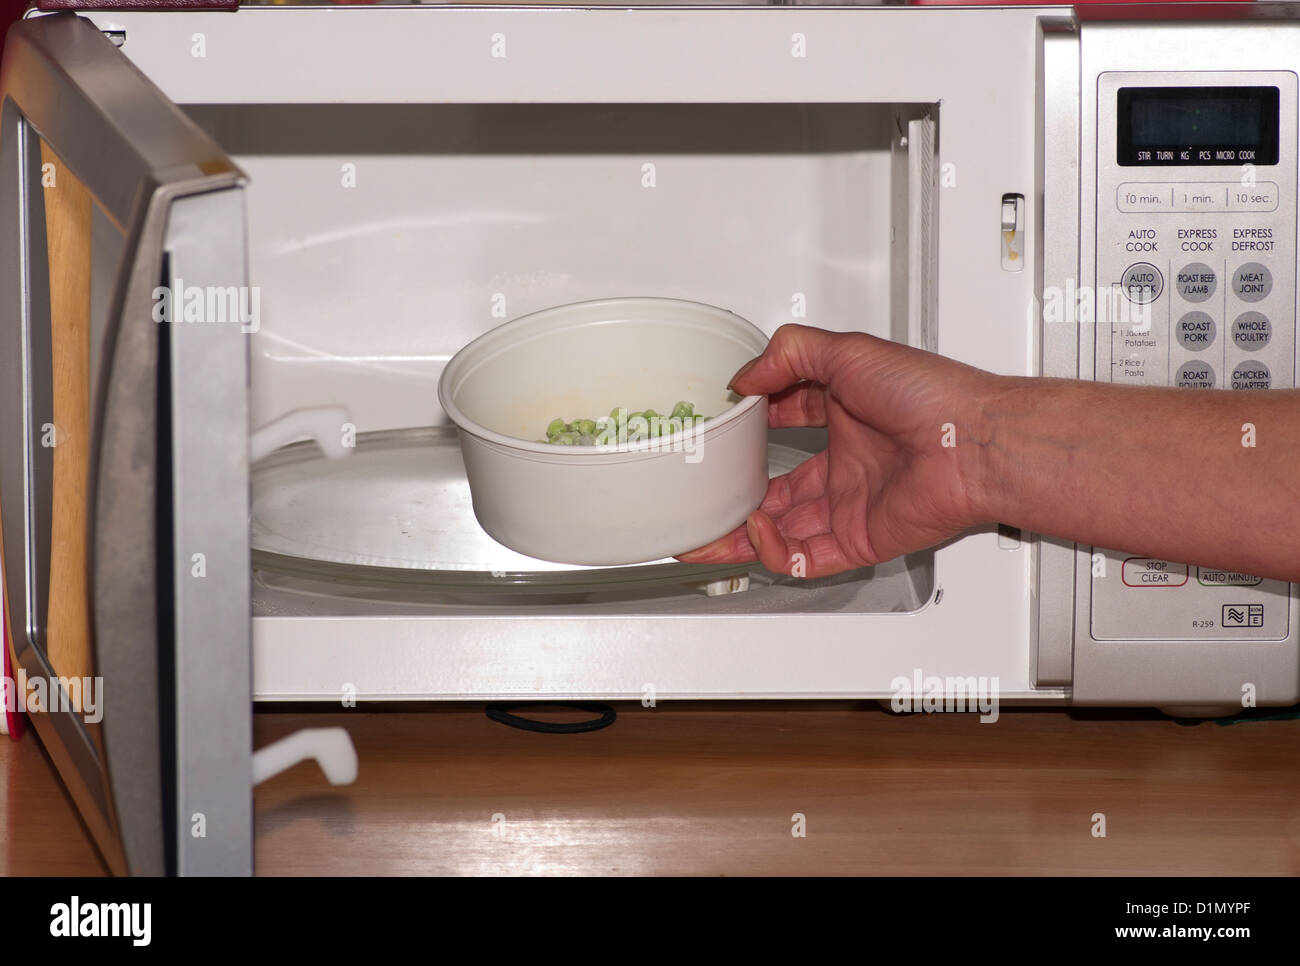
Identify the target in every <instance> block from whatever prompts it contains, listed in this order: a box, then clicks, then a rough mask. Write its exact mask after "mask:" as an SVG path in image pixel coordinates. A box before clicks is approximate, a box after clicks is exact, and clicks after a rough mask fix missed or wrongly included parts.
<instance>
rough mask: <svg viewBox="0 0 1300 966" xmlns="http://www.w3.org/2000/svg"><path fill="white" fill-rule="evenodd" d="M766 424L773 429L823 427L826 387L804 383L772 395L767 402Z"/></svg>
mask: <svg viewBox="0 0 1300 966" xmlns="http://www.w3.org/2000/svg"><path fill="white" fill-rule="evenodd" d="M767 424H768V425H769V426H772V427H775V428H780V427H782V426H825V425H826V387H825V386H823V385H821V384H820V383H816V382H805V383H799V384H798V385H795V386H791V387H790V388H789V389H782V390H781V391H780V392H775V393H772V395H771V396H770V397H769V398H768V400H767Z"/></svg>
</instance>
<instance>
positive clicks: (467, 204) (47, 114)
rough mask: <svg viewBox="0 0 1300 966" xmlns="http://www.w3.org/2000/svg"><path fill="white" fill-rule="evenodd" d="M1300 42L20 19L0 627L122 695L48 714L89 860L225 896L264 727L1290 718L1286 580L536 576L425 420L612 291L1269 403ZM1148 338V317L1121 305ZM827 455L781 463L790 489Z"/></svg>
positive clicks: (593, 18)
mask: <svg viewBox="0 0 1300 966" xmlns="http://www.w3.org/2000/svg"><path fill="white" fill-rule="evenodd" d="M1297 13H1300V11H1298V10H1297V8H1295V7H1291V6H1287V5H1280V4H1276V5H1275V4H1250V5H1226V6H1225V5H1206V6H1204V7H1198V6H1195V5H1193V6H1185V7H1184V6H1159V5H1157V6H1148V5H1142V6H1136V7H1103V6H1095V7H1087V8H1084V7H1080V8H1077V9H1072V8H1068V7H1024V6H1021V7H1006V8H972V7H954V8H939V7H912V8H906V7H891V6H852V5H847V6H846V5H835V6H803V5H798V4H794V5H791V4H781V5H772V6H752V5H751V6H741V5H735V6H729V5H725V4H710V5H708V6H701V7H687V6H679V5H674V6H638V7H634V8H627V7H625V6H623V5H619V6H617V7H614V6H608V7H604V6H601V5H599V4H584V5H582V6H571V7H543V6H532V7H528V6H478V7H475V6H442V5H391V6H390V5H380V6H367V7H333V8H330V7H298V6H279V5H272V6H257V5H254V6H248V5H246V6H244V7H243V8H242V9H239V10H238V11H233V10H212V9H209V10H203V9H193V10H184V11H180V10H169V11H166V12H156V11H136V12H132V11H128V10H120V9H112V8H109V7H104V8H102V9H89V10H82V11H79V12H76V13H74V12H68V11H62V12H53V13H34V14H33V15H31V16H29V17H28V18H27V19H26V20H24V21H23V22H22V23H21V24H19V25H17V26H16V27H15V28H14V29H13V30H12V31H11V32H10V35H9V39H8V44H7V47H6V51H5V56H4V61H3V76H2V78H0V83H2V90H3V127H2V128H0V204H2V205H3V212H4V213H3V222H2V234H0V273H2V274H3V278H4V285H3V287H2V289H0V291H3V302H2V308H0V312H2V313H3V314H2V315H0V520H2V524H3V551H4V558H3V559H4V565H5V598H6V605H7V619H8V620H7V624H8V626H7V632H8V633H9V636H10V646H11V648H12V655H13V657H14V660H15V667H16V668H18V669H19V670H21V671H23V672H24V673H25V674H26V675H28V676H29V677H31V678H37V677H39V676H42V675H44V676H45V677H46V678H48V679H51V680H54V679H58V678H60V677H63V678H67V679H68V680H72V679H75V678H76V677H77V676H79V675H82V676H87V677H86V679H87V680H90V678H91V677H94V678H96V679H98V680H101V681H102V686H103V690H104V694H105V697H106V700H105V701H104V707H103V714H102V719H101V720H98V721H94V722H88V721H87V716H86V715H84V714H83V715H80V716H79V715H78V714H76V713H75V709H70V708H67V707H64V708H62V709H60V708H59V707H57V706H50V707H44V708H38V709H32V708H29V711H34V713H33V714H32V720H33V723H34V726H35V728H36V730H37V731H38V733H39V734H40V736H41V738H42V740H43V742H44V743H45V744H46V745H47V747H49V748H50V749H51V755H52V757H53V759H54V762H55V764H56V766H57V767H58V769H59V771H60V775H61V777H62V779H63V781H64V782H65V783H66V784H67V785H68V787H69V789H70V791H71V792H72V795H73V798H74V800H75V801H76V803H77V805H78V807H79V809H80V810H81V812H82V814H83V815H84V816H86V821H87V825H88V827H89V828H90V830H91V832H92V834H93V835H94V837H95V839H96V842H97V843H98V845H99V848H100V849H101V851H102V852H103V854H104V855H105V858H106V860H107V861H108V863H109V866H110V867H111V868H112V869H114V870H115V871H131V872H153V873H156V872H163V871H168V872H181V873H188V872H247V871H249V870H250V869H251V862H252V847H251V841H252V831H251V829H252V819H251V793H250V790H249V781H250V775H251V765H250V761H251V755H252V749H251V744H252V737H251V707H252V705H251V702H250V701H249V700H248V699H249V698H251V699H252V700H253V701H275V702H294V701H297V702H329V703H331V704H336V705H337V704H339V703H342V704H343V705H350V704H355V703H356V702H366V701H386V702H393V701H478V702H483V701H497V700H511V699H513V700H521V699H548V700H557V701H559V700H578V699H583V700H611V701H612V700H636V701H642V702H643V703H650V702H653V701H665V702H668V701H673V700H680V699H742V698H766V699H816V698H855V699H876V700H880V701H882V702H885V703H887V704H888V703H889V702H890V701H891V699H892V698H894V697H895V696H896V695H897V694H898V692H899V688H900V686H901V687H904V688H907V687H910V686H911V685H910V684H908V683H907V682H917V686H918V688H919V687H920V683H921V682H924V681H931V680H933V681H937V682H938V685H937V689H938V690H937V692H936V693H937V694H938V696H939V697H941V698H943V699H944V700H946V701H948V702H949V703H951V701H952V700H953V698H954V697H957V698H960V697H961V691H962V689H963V688H967V687H970V686H972V682H992V684H993V686H994V687H995V688H996V692H997V696H998V699H999V700H1000V701H1001V703H1002V704H1003V705H1008V706H1009V705H1017V704H1020V705H1062V706H1070V705H1073V706H1087V705H1092V706H1098V705H1109V706H1149V707H1157V708H1161V709H1165V710H1167V711H1169V712H1171V713H1174V714H1185V715H1211V714H1230V713H1233V712H1234V711H1236V710H1240V709H1241V707H1242V706H1243V704H1247V705H1249V704H1258V705H1285V704H1291V703H1294V702H1295V701H1297V699H1298V696H1300V695H1298V692H1300V668H1298V663H1297V657H1298V653H1300V649H1298V647H1297V643H1298V641H1300V635H1298V624H1300V611H1298V610H1297V607H1298V600H1300V599H1298V598H1297V592H1296V590H1297V589H1296V587H1295V586H1289V585H1287V584H1285V583H1282V582H1279V581H1275V580H1261V579H1258V578H1256V577H1254V576H1252V575H1248V574H1237V573H1228V572H1222V571H1216V570H1211V569H1207V568H1202V567H1200V566H1198V565H1197V562H1196V561H1189V562H1181V561H1178V562H1174V561H1159V560H1151V559H1148V558H1144V557H1141V556H1140V550H1141V548H1129V549H1130V550H1131V551H1132V552H1128V553H1120V552H1117V551H1113V550H1111V549H1108V548H1094V547H1087V546H1076V545H1074V544H1071V543H1064V542H1062V541H1060V540H1056V539H1053V538H1051V537H1050V536H1044V535H1039V534H1032V533H1021V532H1017V531H1014V530H1010V529H1007V528H989V529H986V530H979V531H976V532H971V533H968V534H966V535H964V536H962V537H961V538H959V539H956V540H953V541H950V542H948V543H946V544H944V545H942V546H940V547H937V548H935V549H932V550H929V551H926V552H923V553H916V554H912V555H908V556H906V557H904V558H901V559H898V560H894V561H891V562H889V563H886V564H882V565H879V566H876V567H873V568H867V569H864V570H860V571H856V572H853V573H849V574H843V575H840V576H838V577H834V578H827V579H820V580H812V581H804V580H799V579H796V578H793V577H787V576H778V575H774V574H771V573H767V572H764V571H763V570H762V568H761V567H758V566H757V565H751V566H748V567H746V566H741V567H734V568H728V567H700V566H695V567H691V566H687V565H684V564H680V563H676V562H673V561H660V562H657V563H655V564H649V565H645V566H642V567H634V568H627V567H624V568H603V569H602V568H585V569H584V568H573V567H560V566H556V565H548V564H544V563H542V562H539V561H529V560H527V559H526V558H521V557H519V556H518V555H515V554H512V553H510V552H508V551H506V550H505V549H504V548H501V547H498V546H496V545H495V544H494V543H493V542H492V541H491V540H490V539H489V538H487V537H486V536H485V535H483V534H482V533H481V531H479V530H478V528H477V525H476V523H475V522H474V519H473V515H472V512H471V509H470V504H469V498H468V494H467V491H466V489H465V482H464V478H463V467H461V465H460V463H459V451H458V448H457V443H456V437H455V436H454V434H453V432H452V430H451V428H450V427H449V426H448V421H447V419H446V417H445V415H444V414H443V413H442V412H441V410H440V409H439V406H438V403H437V397H436V391H435V387H436V382H437V379H438V376H439V374H440V372H441V370H442V367H443V365H444V364H445V363H446V361H447V360H448V358H449V357H450V356H451V355H452V354H453V353H455V352H456V351H457V350H458V349H459V348H460V347H462V346H463V345H464V344H466V343H467V342H469V341H470V340H471V339H473V338H475V337H476V336H478V335H480V334H482V333H483V332H485V331H486V330H488V329H489V328H491V327H493V326H495V325H497V324H500V323H501V322H503V321H505V320H506V319H508V318H513V317H517V316H520V315H524V314H527V313H529V312H532V311H535V310H538V309H541V308H545V307H548V306H552V305H558V304H561V303H569V302H575V301H581V300H588V299H599V298H606V297H614V296H628V295H654V296H664V297H671V298H681V299H691V300H695V301H700V302H705V303H709V304H712V305H717V306H722V307H725V308H727V309H730V310H732V311H734V312H736V313H737V314H739V315H740V316H742V317H744V318H747V319H750V320H752V321H753V322H754V323H756V324H757V325H758V326H759V327H761V328H763V329H765V330H766V331H768V332H769V333H770V332H771V331H773V330H774V329H775V328H776V327H778V326H779V325H781V324H783V323H785V322H790V321H797V322H804V323H807V324H812V325H818V326H821V327H824V328H828V329H833V330H841V331H854V330H858V331H866V332H870V333H873V334H876V335H879V336H883V337H886V338H891V339H895V340H899V341H903V342H907V343H909V344H912V345H915V346H919V347H922V348H925V349H929V350H933V351H936V352H939V353H942V354H944V355H948V356H951V357H953V358H956V359H960V360H962V361H964V362H967V363H970V364H972V365H975V366H979V367H982V368H985V369H989V370H994V371H998V372H1002V373H1008V374H1020V375H1043V376H1061V377H1069V378H1077V379H1088V380H1102V381H1107V380H1109V381H1116V382H1137V383H1143V384H1149V385H1183V386H1187V387H1195V386H1210V387H1215V388H1219V389H1231V388H1232V387H1233V386H1234V385H1242V384H1246V383H1249V384H1251V385H1261V384H1263V385H1267V386H1269V387H1271V388H1290V387H1293V386H1294V384H1295V369H1296V351H1297V350H1296V278H1297V260H1296V255H1297V245H1296V204H1297V197H1296V191H1297V74H1298V73H1300V21H1298V20H1297V19H1296V17H1297ZM1189 116H1194V117H1195V118H1196V119H1197V120H1196V122H1195V124H1193V125H1192V126H1191V127H1189V126H1188V124H1187V123H1185V122H1186V120H1187V118H1188V117H1189ZM1247 269H1249V270H1247ZM1260 279H1267V282H1268V284H1267V287H1266V289H1265V288H1261V287H1260V284H1261V283H1260ZM1261 292H1263V294H1262V295H1261V294H1260V293H1261ZM159 293H162V296H164V297H165V298H160V294H159ZM1089 293H1090V295H1091V298H1092V300H1093V310H1092V311H1089V310H1087V302H1088V299H1087V298H1085V297H1083V296H1085V295H1088V294H1089ZM1207 293H1208V294H1207ZM1257 296H1258V297H1257ZM168 298H169V299H170V306H169V307H168V306H167V304H166V299H168ZM1129 303H1133V304H1140V305H1147V306H1149V308H1148V309H1147V312H1148V313H1149V319H1150V322H1149V325H1147V326H1146V328H1144V329H1141V330H1139V328H1138V327H1134V326H1128V325H1126V324H1124V323H1121V322H1117V321H1115V320H1114V319H1112V318H1111V317H1110V315H1109V314H1108V313H1106V312H1103V311H1100V308H1101V307H1102V306H1104V305H1112V304H1118V305H1119V306H1120V307H1123V306H1125V305H1127V304H1129ZM191 307H193V309H194V311H193V313H192V314H191V311H190V310H191ZM1246 311H1250V312H1253V313H1256V314H1258V315H1260V316H1261V317H1262V318H1266V319H1267V322H1268V330H1269V332H1270V334H1271V338H1270V339H1269V340H1268V342H1267V344H1266V345H1264V346H1263V347H1262V348H1259V347H1257V346H1252V347H1246V348H1243V346H1242V344H1241V342H1240V340H1238V339H1236V338H1234V336H1233V329H1232V326H1233V325H1235V324H1236V320H1238V319H1239V317H1240V315H1241V314H1242V313H1243V312H1246ZM1191 313H1197V316H1196V317H1197V319H1199V320H1200V322H1201V324H1199V325H1183V324H1182V322H1183V320H1184V318H1185V317H1186V316H1187V315H1188V314H1191ZM1202 317H1203V318H1202ZM1207 323H1208V324H1207ZM1216 332H1217V339H1216V337H1215V333H1216ZM1243 380H1244V382H1243ZM1260 380H1263V382H1262V383H1261V381H1260ZM503 391H508V387H503ZM551 415H554V414H547V418H549V417H550V416H551ZM1135 418H1140V417H1136V416H1135ZM336 436H337V439H336V438H334V437H336ZM822 443H823V440H822V439H821V438H819V436H818V433H817V432H816V431H773V432H772V434H771V448H770V449H771V452H770V454H769V455H770V458H771V464H772V467H773V472H780V471H783V468H784V469H789V468H791V467H793V466H794V465H797V463H798V462H799V461H800V460H801V459H803V458H804V457H805V456H806V455H807V454H808V453H811V452H815V451H816V450H817V448H818V447H819V446H820V445H822ZM327 454H328V455H327ZM1187 480H1188V485H1189V486H1194V485H1195V467H1188V470H1187ZM1116 498H1117V499H1123V494H1116ZM1188 525H1189V526H1194V525H1195V521H1188ZM685 549H688V548H683V550H685ZM900 681H902V682H905V683H904V684H903V685H900V684H899V682H900ZM981 686H983V685H982V684H981ZM56 690H57V689H56ZM1243 694H1249V698H1248V699H1243ZM65 704H66V702H65ZM198 817H201V818H202V820H203V821H202V823H201V824H203V825H204V826H205V832H204V834H202V835H198V834H196V833H195V829H196V828H197V827H198V824H200V823H199V818H198Z"/></svg>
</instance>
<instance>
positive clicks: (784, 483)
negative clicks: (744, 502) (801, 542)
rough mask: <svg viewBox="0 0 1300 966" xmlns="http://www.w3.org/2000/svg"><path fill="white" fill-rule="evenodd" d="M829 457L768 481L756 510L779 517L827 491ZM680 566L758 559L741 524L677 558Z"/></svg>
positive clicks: (811, 460) (810, 460)
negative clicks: (681, 564) (791, 508)
mask: <svg viewBox="0 0 1300 966" xmlns="http://www.w3.org/2000/svg"><path fill="white" fill-rule="evenodd" d="M827 461H828V454H827V452H826V451H825V450H823V451H822V452H820V453H818V454H817V455H816V456H812V457H809V458H808V459H806V460H804V461H803V462H802V463H800V464H799V465H798V466H796V467H795V468H794V469H793V470H791V471H790V472H789V473H785V474H783V475H781V476H775V477H773V478H772V479H770V480H768V481H767V493H766V494H764V496H763V501H762V503H760V504H759V509H760V510H762V511H764V512H765V513H767V514H769V515H771V516H778V517H779V516H781V515H782V514H784V513H786V511H788V510H789V509H790V507H792V506H797V505H798V504H801V503H806V502H808V501H811V500H814V499H816V498H817V497H819V496H821V495H822V494H823V493H824V492H825V490H826V472H827V465H828V463H827ZM677 559H678V560H680V561H682V562H683V563H748V562H749V561H751V560H757V559H758V556H757V554H755V552H754V547H753V545H752V544H751V543H750V541H749V536H748V533H747V531H746V529H745V526H744V525H743V524H742V525H741V526H739V527H737V528H736V529H735V530H733V531H731V532H730V533H728V534H725V535H724V536H721V537H719V538H718V539H717V540H714V541H713V542H712V543H707V544H705V545H704V546H702V547H697V548H696V549H694V550H688V551H687V552H686V553H681V554H678V555H677Z"/></svg>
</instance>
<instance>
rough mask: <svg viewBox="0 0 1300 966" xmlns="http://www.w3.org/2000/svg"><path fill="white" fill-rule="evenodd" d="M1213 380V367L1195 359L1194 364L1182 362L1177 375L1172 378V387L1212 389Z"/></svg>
mask: <svg viewBox="0 0 1300 966" xmlns="http://www.w3.org/2000/svg"><path fill="white" fill-rule="evenodd" d="M1214 380H1215V375H1214V367H1213V366H1211V365H1210V364H1209V363H1208V362H1201V361H1200V360H1199V359H1197V360H1196V361H1194V362H1184V363H1183V364H1182V366H1180V367H1179V369H1178V374H1177V375H1176V376H1174V385H1176V386H1177V387H1178V388H1179V389H1213V388H1214Z"/></svg>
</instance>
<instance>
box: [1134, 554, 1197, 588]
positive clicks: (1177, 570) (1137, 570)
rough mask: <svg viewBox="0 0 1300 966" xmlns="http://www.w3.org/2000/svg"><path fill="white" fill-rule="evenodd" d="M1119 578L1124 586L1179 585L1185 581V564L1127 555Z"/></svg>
mask: <svg viewBox="0 0 1300 966" xmlns="http://www.w3.org/2000/svg"><path fill="white" fill-rule="evenodd" d="M1121 579H1123V581H1124V586H1125V587H1181V586H1183V585H1184V584H1185V583H1187V564H1176V563H1170V562H1169V561H1168V560H1157V559H1156V558H1154V557H1128V558H1126V559H1125V561H1124V567H1123V570H1122V573H1121Z"/></svg>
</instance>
